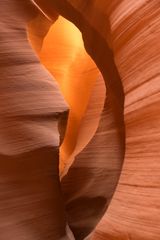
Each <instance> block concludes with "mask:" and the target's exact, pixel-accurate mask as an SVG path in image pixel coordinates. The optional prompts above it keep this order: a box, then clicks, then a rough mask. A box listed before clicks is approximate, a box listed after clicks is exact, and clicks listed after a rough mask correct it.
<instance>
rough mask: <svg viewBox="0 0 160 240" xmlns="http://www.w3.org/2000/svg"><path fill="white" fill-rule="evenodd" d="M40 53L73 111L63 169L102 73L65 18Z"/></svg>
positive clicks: (61, 150)
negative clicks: (95, 85)
mask: <svg viewBox="0 0 160 240" xmlns="http://www.w3.org/2000/svg"><path fill="white" fill-rule="evenodd" d="M38 53H39V57H40V60H41V62H42V63H43V64H44V66H45V67H46V68H47V69H48V70H49V71H50V73H51V74H52V75H53V76H54V78H55V79H56V80H57V81H58V83H59V86H60V89H61V92H62V94H63V96H64V98H65V100H66V101H67V103H68V105H69V108H70V113H69V119H68V126H67V130H66V135H65V139H64V142H63V143H62V146H61V149H60V156H61V169H62V168H63V164H65V163H66V161H67V159H68V158H69V156H70V155H71V153H72V152H73V150H74V148H75V145H76V139H77V134H78V130H79V126H80V123H81V119H82V117H83V116H84V114H85V111H86V107H87V104H88V101H89V98H90V94H91V91H92V88H93V86H94V83H95V80H96V79H97V77H98V74H99V71H98V69H97V67H96V65H95V63H94V62H93V61H92V59H91V58H90V56H89V55H88V54H87V53H86V51H85V49H84V44H83V40H82V36H81V33H80V31H79V30H78V29H77V28H76V27H75V26H74V25H73V24H72V23H71V22H69V21H67V20H66V19H64V18H62V17H59V18H58V20H57V21H56V22H55V23H54V24H53V25H52V27H51V28H50V30H49V32H48V34H47V36H46V37H45V40H44V42H43V46H42V49H41V51H39V52H38Z"/></svg>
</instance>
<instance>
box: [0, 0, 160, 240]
mask: <svg viewBox="0 0 160 240" xmlns="http://www.w3.org/2000/svg"><path fill="white" fill-rule="evenodd" d="M33 3H36V4H35V6H34V5H33ZM2 6H3V7H2V8H1V10H0V13H1V15H0V16H1V17H0V18H1V34H2V37H1V40H0V52H1V60H0V67H1V82H0V91H1V98H2V101H1V103H0V110H1V127H0V132H1V141H0V144H1V160H0V164H1V166H0V169H1V183H2V184H1V188H2V190H1V194H3V195H2V196H1V200H0V204H1V208H2V214H1V216H0V218H1V219H0V222H1V223H2V225H1V227H0V233H1V236H2V237H1V239H2V240H8V239H10V238H11V236H14V237H15V239H17V240H19V239H26V240H28V239H56V240H58V239H76V240H81V239H87V240H88V239H90V240H107V239H108V240H128V239H133V240H143V239H144V240H155V239H159V236H160V204H159V202H160V201H159V199H160V161H159V159H160V155H159V145H160V133H159V132H160V131H159V130H160V97H159V92H160V91H159V90H160V81H159V64H160V50H159V49H160V42H159V38H160V31H159V23H160V1H159V0H153V1H148V0H138V1H133V0H131V1H126V0H113V1H106V0H101V1H99V0H90V1H83V0H45V1H44V0H35V1H29V0H26V1H24V2H23V3H22V2H21V4H20V1H18V0H4V1H3V5H2ZM37 7H38V8H37ZM38 11H41V14H43V15H44V16H45V17H46V18H47V19H48V20H47V21H53V22H54V21H55V19H57V16H58V14H60V15H62V16H63V17H65V18H66V19H68V20H69V21H71V22H73V23H74V24H75V25H76V26H77V27H78V28H79V30H80V31H81V33H82V37H83V40H84V45H85V48H86V50H87V52H88V53H89V54H90V56H91V57H92V59H93V60H94V61H95V63H96V65H97V66H98V68H99V70H100V71H101V73H102V75H103V79H104V81H105V84H106V99H105V104H104V109H103V111H102V114H101V117H100V118H99V124H98V126H97V129H96V130H95V132H94V136H93V137H92V139H90V141H89V142H88V143H86V145H85V146H83V149H81V152H76V154H77V155H74V157H75V160H74V161H73V163H72V165H71V167H70V169H69V170H68V173H67V174H66V175H65V177H64V178H63V179H62V181H61V185H62V192H63V195H64V204H65V211H66V213H65V211H64V210H63V199H62V197H61V190H60V183H59V176H58V158H59V157H58V146H59V140H58V139H59V133H58V119H59V117H60V116H61V115H62V114H63V113H64V112H66V111H67V107H66V104H65V102H64V100H63V98H62V96H61V94H60V91H59V88H58V86H57V84H56V83H55V81H53V79H52V78H51V76H50V75H49V73H48V72H47V71H46V70H45V69H44V68H43V67H42V66H41V64H40V62H39V60H38V58H37V57H36V55H35V53H34V52H33V50H32V49H31V47H30V45H29V43H28V39H27V35H26V23H28V22H29V20H33V18H34V17H36V16H37V14H38V13H37V12H38ZM44 16H43V18H44ZM41 19H42V18H41ZM37 21H39V20H37ZM46 24H49V25H50V23H47V22H46ZM17 26H18V27H17ZM45 26H47V25H45ZM31 28H32V27H31ZM47 28H48V27H46V28H45V30H44V32H41V31H40V32H41V33H40V38H42V39H43V37H44V36H45V34H46V32H47V31H48V30H47ZM15 38H16V41H14V39H15ZM40 38H38V39H40ZM38 44H39V45H38V47H37V49H36V50H37V51H39V49H40V48H41V45H42V41H41V40H40V41H39V43H38ZM53 74H54V73H53ZM4 80H5V81H4ZM97 83H98V82H97ZM91 98H92V97H91ZM90 101H91V99H90ZM88 106H89V105H88ZM88 114H89V112H88ZM84 119H86V122H87V115H86V118H85V117H84ZM86 122H85V121H84V123H83V120H82V122H81V124H82V125H81V126H82V128H80V130H79V134H80V135H81V131H82V130H83V126H84V128H85V124H86ZM83 124H84V125H83ZM92 134H93V132H92ZM78 136H79V135H78ZM78 136H77V137H78ZM77 139H78V138H77ZM97 149H98V150H97ZM44 156H45V158H46V160H45V161H44ZM53 162H54V163H55V164H53ZM122 162H124V163H123V167H122ZM120 173H121V175H120ZM119 175H120V178H119ZM51 179H52V180H51ZM117 183H118V184H117ZM11 198H12V201H11V200H10V199H11ZM10 212H11V213H12V214H10ZM22 212H23V214H22ZM65 214H66V220H65ZM102 216H103V217H102ZM44 222H45V224H44ZM66 222H68V223H69V226H70V228H71V230H72V231H73V234H74V236H73V235H72V233H71V232H70V231H69V230H68V229H69V228H68V227H67V223H66ZM96 225H97V226H96ZM66 229H67V231H66ZM88 234H90V235H88Z"/></svg>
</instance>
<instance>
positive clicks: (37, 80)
mask: <svg viewBox="0 0 160 240" xmlns="http://www.w3.org/2000/svg"><path fill="white" fill-rule="evenodd" d="M37 14H38V12H37V9H36V8H35V6H34V5H33V4H31V2H30V1H19V0H5V1H3V2H1V8H0V22H1V23H0V31H1V37H0V112H1V117H0V209H1V210H0V212H1V213H0V239H1V240H9V239H16V240H22V239H24V240H29V239H30V240H32V239H34V240H35V239H37V240H38V239H71V238H70V237H67V235H66V230H65V229H66V228H67V224H66V222H65V214H64V208H63V201H62V197H61V190H60V183H59V174H58V165H59V151H58V147H59V132H58V121H59V119H60V117H61V116H62V115H63V113H65V112H66V111H68V108H67V105H66V103H65V101H64V99H63V97H62V95H61V93H60V90H59V88H58V85H57V83H56V82H55V81H54V79H53V78H52V76H51V75H50V74H49V73H48V72H47V71H46V69H45V68H44V67H43V66H42V65H41V63H40V62H39V59H38V58H37V56H36V55H35V53H34V51H33V50H32V48H31V46H30V44H29V43H28V37H27V31H26V24H27V23H28V21H30V20H31V19H33V18H34V17H35V16H36V15H37ZM55 216H56V217H55ZM67 232H68V231H67Z"/></svg>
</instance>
